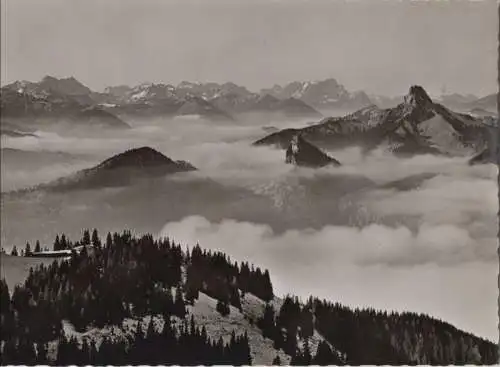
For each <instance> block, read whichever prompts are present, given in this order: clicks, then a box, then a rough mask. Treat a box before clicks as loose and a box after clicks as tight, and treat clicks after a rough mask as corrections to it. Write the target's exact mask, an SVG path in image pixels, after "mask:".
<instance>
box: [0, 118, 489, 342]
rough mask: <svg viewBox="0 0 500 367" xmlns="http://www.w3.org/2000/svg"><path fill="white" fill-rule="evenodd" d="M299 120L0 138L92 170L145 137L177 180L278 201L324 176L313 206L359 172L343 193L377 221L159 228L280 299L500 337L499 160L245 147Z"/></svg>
mask: <svg viewBox="0 0 500 367" xmlns="http://www.w3.org/2000/svg"><path fill="white" fill-rule="evenodd" d="M306 123H307V121H302V122H298V123H295V124H293V125H290V124H283V123H279V122H271V123H269V122H266V123H259V122H254V123H252V124H240V125H231V124H227V123H215V122H206V121H203V120H197V119H193V120H189V119H188V120H186V119H180V120H168V121H164V120H158V121H155V122H154V123H148V124H147V125H140V124H138V125H136V126H134V127H133V128H132V129H131V130H130V131H126V132H121V133H113V134H109V135H106V134H103V135H101V136H90V135H89V136H62V135H58V134H55V133H46V132H39V137H38V138H33V137H24V138H5V137H2V147H8V148H15V149H21V150H28V151H34V152H39V153H40V154H43V152H47V151H50V152H55V151H62V152H66V153H71V154H75V155H85V156H86V157H88V160H87V161H85V162H84V163H88V165H89V166H92V165H93V164H95V163H97V162H99V161H100V160H103V159H105V158H108V157H109V156H111V155H113V154H117V153H120V152H122V151H124V150H126V149H130V148H134V147H139V146H145V145H147V146H151V147H153V148H155V149H158V150H159V151H161V152H162V153H164V154H165V155H167V156H169V157H170V158H172V159H182V160H186V161H189V162H190V163H192V164H193V165H194V166H196V167H197V168H198V169H199V170H198V171H197V172H193V173H190V174H188V175H183V176H182V177H181V178H179V179H192V180H196V179H199V178H200V177H202V178H211V179H213V180H215V181H217V182H221V183H224V184H227V185H233V186H241V187H245V188H250V189H251V190H253V191H254V192H256V193H262V192H265V193H266V195H269V200H271V201H272V200H275V201H276V202H277V203H278V202H279V200H277V197H276V196H277V195H283V192H284V190H285V187H288V188H289V192H287V195H291V196H284V199H283V197H281V199H283V200H285V201H286V200H287V198H289V197H290V198H292V199H295V198H296V197H298V196H299V195H300V193H301V192H302V191H300V189H301V188H302V189H303V190H306V191H304V192H306V194H304V195H305V196H304V198H302V199H301V200H307V199H308V198H310V197H312V196H311V195H312V194H311V193H314V190H315V189H314V190H313V189H311V187H313V188H314V187H316V186H313V184H312V183H315V182H316V183H317V182H319V181H318V180H325V178H328V180H326V181H324V182H325V185H327V186H326V187H325V186H323V187H322V188H321V191H320V192H321V195H322V196H320V197H319V198H315V199H311V200H317V203H319V202H320V201H321V198H322V197H324V200H323V201H324V202H325V203H327V205H329V203H330V202H334V201H335V200H337V199H336V196H335V195H336V194H338V191H339V190H347V191H348V190H349V182H351V181H349V180H347V181H345V182H346V184H343V186H347V187H336V186H335V185H333V184H332V185H331V188H330V186H328V185H330V183H331V182H334V181H333V180H334V179H335V178H336V177H338V178H343V179H345V178H346V177H363V178H364V179H366V180H368V181H369V182H371V183H372V184H371V185H367V186H365V187H364V188H363V189H362V190H359V191H356V193H355V194H353V195H352V197H351V198H350V200H352V201H353V202H355V204H356V208H357V210H363V211H365V212H366V213H368V214H369V217H370V218H374V219H373V220H370V221H366V220H365V221H364V222H360V223H358V225H345V224H339V223H340V222H339V221H336V220H335V218H333V217H332V218H323V219H324V220H323V221H322V222H321V225H316V226H310V227H308V226H303V225H300V223H297V222H294V220H297V218H300V216H297V217H294V216H293V215H292V213H291V212H290V213H287V212H286V211H283V212H282V215H283V216H287V215H290V218H291V219H290V225H289V226H288V227H287V228H285V229H283V228H281V229H277V228H275V227H274V226H273V221H272V219H271V218H269V219H266V220H260V221H259V220H257V219H256V220H255V221H238V220H235V219H234V218H231V217H230V216H228V217H227V218H225V219H223V220H221V221H217V222H214V221H210V220H208V219H207V218H204V217H202V216H197V215H191V216H188V217H185V218H180V219H179V220H176V221H171V222H168V223H165V226H164V228H163V229H162V230H161V231H159V233H158V235H162V236H163V235H165V236H167V235H168V236H170V237H173V238H175V239H176V240H177V241H180V242H182V243H185V244H191V245H193V244H195V243H198V242H199V243H200V244H201V245H202V246H203V247H205V248H210V249H216V250H221V251H224V252H227V253H228V254H229V255H230V256H231V257H232V258H233V259H235V260H238V261H242V260H245V261H250V262H253V263H255V264H256V265H258V266H261V267H264V268H268V269H269V270H270V272H271V276H272V281H273V285H274V287H275V291H276V293H277V294H279V295H283V294H286V293H293V294H297V295H299V296H301V297H303V298H305V297H307V296H308V295H310V294H313V295H316V296H319V297H324V298H328V299H331V300H334V301H340V302H343V303H346V304H350V305H353V306H370V307H375V308H380V309H391V310H409V311H415V312H425V313H428V314H431V315H433V316H436V317H439V318H442V319H443V320H445V321H448V322H451V323H453V324H454V325H456V326H458V327H460V328H463V329H465V330H468V331H472V332H474V333H476V334H477V335H480V336H484V337H488V338H489V339H491V340H496V339H497V335H498V328H497V323H498V320H497V296H498V288H497V273H498V257H497V254H496V249H497V239H496V233H497V219H496V213H497V211H498V201H497V184H496V174H497V170H496V167H494V166H492V165H479V166H469V165H468V164H467V160H466V159H465V158H446V157H436V156H431V155H425V156H417V157H413V158H405V159H403V158H397V157H394V156H393V155H391V154H388V153H386V152H383V151H375V152H372V153H371V154H369V155H363V154H362V153H361V150H359V149H356V148H350V149H345V150H341V151H332V152H329V153H330V154H331V155H332V156H334V157H335V158H337V159H338V160H339V161H340V162H342V164H343V166H342V167H338V168H323V169H319V170H310V169H297V168H294V167H292V166H289V165H286V164H285V163H284V152H283V151H280V150H276V149H273V148H270V147H253V146H251V142H252V141H255V140H257V139H259V138H261V137H263V136H265V135H266V134H267V133H266V132H265V131H264V130H263V127H264V126H268V125H274V126H276V127H279V128H283V127H295V126H299V125H301V124H302V125H305V124H306ZM58 164H59V165H60V164H61V163H58ZM58 167H59V168H58ZM71 167H72V169H68V168H67V166H65V168H64V170H61V168H60V166H52V167H51V165H50V164H46V165H44V166H43V167H40V170H39V171H40V172H41V173H40V174H37V173H36V171H33V170H31V171H30V172H28V171H27V170H26V168H23V164H18V165H16V167H10V168H9V171H8V172H4V171H2V177H4V175H5V174H7V175H8V176H10V178H9V180H10V181H9V185H11V186H17V187H18V186H23V185H24V186H27V185H32V184H36V183H39V182H40V181H46V180H50V179H53V178H57V177H60V176H61V175H63V174H68V173H70V171H73V172H74V171H76V170H78V169H80V168H81V165H75V164H73V165H72V166H71ZM16 180H18V181H16ZM398 180H407V181H408V182H409V184H408V185H405V188H404V189H398V188H397V186H394V185H391V183H393V182H394V181H398ZM2 182H4V179H3V178H2ZM307 190H309V191H307ZM328 190H331V191H330V192H331V195H329V191H328ZM285 191H286V190H285ZM308 195H309V196H308ZM297 203H298V204H297ZM297 203H296V204H295V205H294V207H293V210H295V211H301V210H302V209H303V210H304V211H305V215H310V216H314V215H323V214H322V213H323V212H318V213H314V208H315V207H316V204H315V203H316V202H315V201H312V204H311V203H307V202H304V201H300V200H298V201H297ZM301 203H303V204H301ZM317 207H319V204H318V205H317ZM318 210H319V209H318ZM2 214H5V215H8V213H2ZM285 219H286V218H285Z"/></svg>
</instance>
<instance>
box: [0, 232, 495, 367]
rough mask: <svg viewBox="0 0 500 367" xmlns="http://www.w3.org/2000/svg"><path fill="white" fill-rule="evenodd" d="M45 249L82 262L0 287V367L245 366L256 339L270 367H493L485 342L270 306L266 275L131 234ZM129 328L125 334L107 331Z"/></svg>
mask: <svg viewBox="0 0 500 367" xmlns="http://www.w3.org/2000/svg"><path fill="white" fill-rule="evenodd" d="M40 247H41V246H40V245H39V244H38V243H37V245H36V246H35V249H36V250H39V249H40ZM53 248H54V250H55V251H64V250H67V249H72V248H78V249H81V251H73V252H72V253H73V255H72V257H71V258H70V259H68V260H59V261H57V260H55V261H54V262H53V263H52V264H51V265H49V266H44V265H39V266H38V267H37V268H36V269H32V270H31V271H30V272H29V275H28V276H27V279H26V280H25V282H24V284H22V285H18V286H15V287H14V289H10V292H9V288H8V285H7V283H6V282H5V280H2V282H1V283H0V302H1V305H0V306H1V308H0V311H1V325H0V326H1V330H2V333H1V341H2V343H1V346H2V354H1V358H2V360H1V363H2V365H7V364H26V365H34V364H51V365H70V364H73V365H75V364H76V365H88V364H97V365H109V364H111V365H124V364H131V365H144V364H149V365H157V364H163V365H172V364H175V365H199V364H204V365H213V364H232V365H247V364H252V363H253V362H256V361H255V358H256V356H257V355H258V353H259V352H261V351H259V350H258V348H257V347H256V344H255V343H256V342H255V341H256V338H258V337H259V338H265V339H266V340H267V341H268V344H266V345H268V348H269V350H268V352H267V353H268V354H270V356H269V357H270V359H269V361H271V360H272V363H273V364H280V363H283V364H291V365H310V364H316V365H328V364H337V365H360V364H375V365H379V364H380V365H381V364H386V365H414V364H432V365H444V364H478V365H479V364H494V363H496V362H497V346H496V345H495V344H494V343H492V342H490V341H486V340H484V339H482V338H479V337H476V336H474V335H471V334H469V333H466V332H463V331H461V330H458V329H456V328H455V327H453V326H452V325H450V324H448V323H445V322H443V321H440V320H436V319H434V318H431V317H428V316H425V315H421V314H415V313H409V312H405V313H394V312H391V313H387V312H381V311H375V310H373V309H354V310H353V309H350V308H348V307H345V306H342V305H340V304H339V303H333V302H330V301H326V300H320V299H318V298H314V297H310V298H309V299H308V300H307V301H306V302H302V301H299V300H298V299H297V298H296V297H294V296H286V297H285V298H284V299H279V298H277V297H276V296H275V295H274V294H273V287H272V284H271V278H270V274H269V272H268V271H267V270H262V269H260V268H258V267H257V268H256V267H254V266H253V265H249V264H248V263H246V262H242V263H236V262H233V261H231V260H230V258H229V257H228V256H227V255H225V254H224V253H221V252H211V251H206V250H203V249H202V248H200V247H199V246H198V245H197V246H195V247H194V248H192V249H191V250H184V251H183V250H182V249H181V246H180V245H179V244H176V243H174V242H173V241H172V240H169V239H168V238H164V239H159V240H155V239H153V237H152V236H151V235H145V236H142V237H134V236H132V235H131V233H130V232H124V233H122V234H118V233H114V234H111V233H108V234H107V236H106V239H105V240H104V242H102V241H101V238H100V237H99V235H98V233H97V231H96V230H94V231H93V233H92V234H90V232H89V231H87V230H86V231H84V234H83V237H82V239H81V240H79V241H77V242H71V241H70V240H69V239H67V238H66V237H65V236H64V235H62V236H61V237H59V236H57V238H56V239H55V242H54V246H53ZM30 252H31V247H30V246H29V244H28V245H27V246H26V249H25V254H28V255H29V254H30ZM2 257H3V258H4V259H2V261H7V260H8V257H9V255H5V254H3V255H2ZM5 257H7V259H5ZM207 297H208V299H213V300H214V301H215V302H216V303H217V306H216V313H217V317H214V318H213V319H209V321H207V319H206V318H205V317H204V316H203V315H202V316H201V317H200V313H199V312H201V311H202V310H203V309H204V308H203V307H204V306H203V305H202V307H201V308H200V307H199V305H200V304H202V302H203V301H204V300H206V299H207ZM250 300H254V301H252V302H253V303H252V304H253V305H254V307H253V308H252V309H249V308H248V305H249V304H250V303H249V301H250ZM205 305H206V304H205ZM205 308H206V307H205ZM233 314H243V315H244V317H245V320H247V321H246V323H245V322H243V321H242V322H241V323H238V324H237V325H238V326H237V327H236V329H233V330H232V331H228V330H229V329H225V328H224V327H221V324H222V323H223V322H224V320H225V319H229V320H230V321H231V320H235V319H231V317H233V316H232V315H233ZM134 320H135V326H133V327H132V329H131V331H130V330H129V331H130V332H129V333H128V334H120V333H115V332H110V331H109V330H110V328H111V327H112V326H113V327H114V330H115V331H116V330H122V329H123V328H124V326H123V325H126V324H127V322H128V324H129V325H130V324H131V322H132V321H134ZM145 320H146V321H145ZM147 320H149V321H147ZM210 320H211V321H210ZM200 325H202V326H200ZM233 325H234V324H233ZM68 326H69V327H68ZM71 330H73V331H71ZM96 330H101V332H102V333H104V330H108V333H107V334H104V336H103V337H98V335H99V334H98V333H95V331H96ZM70 331H71V332H70ZM87 331H88V332H87ZM84 332H87V333H86V334H84V335H85V336H83V335H82V334H81V333H84ZM101 335H102V334H101ZM315 338H316V340H318V338H319V341H318V343H316V346H315V348H314V349H315V350H314V351H313V349H312V345H313V344H312V342H311V341H312V340H313V339H315ZM262 345H263V344H260V346H262ZM271 346H272V347H271ZM256 363H258V361H257V362H256ZM268 363H270V362H268Z"/></svg>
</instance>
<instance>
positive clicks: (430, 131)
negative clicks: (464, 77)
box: [254, 86, 492, 155]
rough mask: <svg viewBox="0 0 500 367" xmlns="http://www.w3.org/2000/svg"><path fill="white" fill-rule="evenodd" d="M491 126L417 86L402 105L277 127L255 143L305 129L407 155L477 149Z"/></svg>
mask: <svg viewBox="0 0 500 367" xmlns="http://www.w3.org/2000/svg"><path fill="white" fill-rule="evenodd" d="M491 129H492V128H491V126H489V125H488V124H487V123H485V120H484V119H483V118H479V117H473V116H472V115H469V114H463V113H457V112H453V111H451V110H449V109H448V108H446V107H444V106H443V105H442V104H439V103H436V102H433V101H432V99H431V98H430V97H429V95H428V94H427V92H426V91H425V90H424V89H423V88H422V87H421V86H412V87H411V88H410V90H409V92H408V94H407V95H406V96H405V97H404V99H403V102H402V103H400V104H398V105H397V106H396V107H393V108H387V109H381V108H379V107H377V106H375V105H372V106H369V107H366V108H363V109H360V110H358V111H356V112H354V113H352V114H349V115H346V116H343V117H330V118H325V119H323V120H322V121H320V122H319V123H317V124H314V125H310V126H307V127H304V128H301V129H284V130H280V131H278V132H274V133H272V134H270V135H268V136H266V137H264V138H262V139H260V140H258V141H256V142H255V143H254V145H276V146H278V147H280V148H282V149H286V148H287V147H288V145H289V143H290V141H291V139H292V137H293V136H295V135H296V134H298V133H300V134H301V136H302V137H304V138H306V139H307V140H309V141H310V142H311V143H313V144H315V145H318V146H319V147H322V148H325V149H330V150H335V149H340V148H343V147H346V146H353V145H354V146H361V147H362V148H364V149H366V150H371V149H375V148H378V147H383V148H386V149H388V150H390V151H392V152H393V153H395V154H403V155H404V154H410V155H411V154H419V153H420V154H422V153H433V154H446V155H471V154H474V153H478V152H480V151H482V150H483V149H484V148H485V147H486V146H487V144H488V142H489V140H490V135H491V133H492V130H491Z"/></svg>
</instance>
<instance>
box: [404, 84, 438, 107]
mask: <svg viewBox="0 0 500 367" xmlns="http://www.w3.org/2000/svg"><path fill="white" fill-rule="evenodd" d="M404 103H405V104H407V105H410V106H412V107H420V106H421V107H426V106H427V105H429V104H432V99H431V97H429V95H428V94H427V92H426V91H425V89H424V88H422V87H421V86H419V85H412V86H411V87H410V91H409V92H408V94H407V95H406V96H405V97H404Z"/></svg>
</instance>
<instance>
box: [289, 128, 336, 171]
mask: <svg viewBox="0 0 500 367" xmlns="http://www.w3.org/2000/svg"><path fill="white" fill-rule="evenodd" d="M286 163H290V164H295V165H297V166H304V167H311V168H318V167H324V166H327V165H330V164H331V165H335V166H340V162H339V161H337V160H336V159H334V158H331V157H329V156H328V155H327V154H325V153H323V152H322V151H321V150H320V149H318V148H316V147H315V146H314V145H312V144H311V143H309V142H307V141H306V140H305V139H304V138H302V137H301V136H300V135H296V136H294V137H293V138H292V141H291V142H290V145H289V146H288V148H287V150H286Z"/></svg>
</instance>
